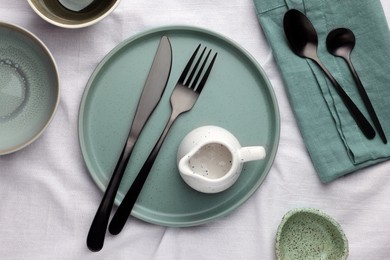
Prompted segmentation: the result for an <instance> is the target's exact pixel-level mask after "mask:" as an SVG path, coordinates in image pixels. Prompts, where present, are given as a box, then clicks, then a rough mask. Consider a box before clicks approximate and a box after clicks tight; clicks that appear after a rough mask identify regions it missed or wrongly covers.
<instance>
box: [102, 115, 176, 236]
mask: <svg viewBox="0 0 390 260" xmlns="http://www.w3.org/2000/svg"><path fill="white" fill-rule="evenodd" d="M178 115H179V114H177V113H174V112H172V114H171V116H170V118H169V120H168V122H167V124H166V125H165V128H164V131H163V132H162V134H161V136H160V137H159V139H158V141H157V143H156V144H155V145H154V147H153V150H152V151H151V152H150V154H149V156H148V158H147V159H146V161H145V163H144V165H143V166H142V168H141V170H140V171H139V173H138V175H137V177H136V178H135V180H134V182H133V184H132V185H131V187H130V189H129V190H128V191H127V193H126V196H125V197H124V198H123V200H122V203H121V204H120V205H119V207H118V209H117V211H116V212H115V214H114V217H113V218H112V220H111V222H110V225H109V227H108V230H109V232H110V233H111V234H113V235H117V234H119V233H120V232H121V231H122V229H123V227H124V226H125V224H126V221H127V219H128V218H129V216H130V213H131V211H132V209H133V207H134V204H135V202H136V201H137V198H138V196H139V194H140V193H141V190H142V187H143V186H144V184H145V181H146V179H147V178H148V176H149V173H150V170H151V169H152V167H153V164H154V161H155V160H156V158H157V155H158V152H159V151H160V148H161V146H162V144H163V142H164V140H165V137H166V136H167V134H168V132H169V129H170V128H171V126H172V124H173V122H174V121H175V119H176V118H177V116H178Z"/></svg>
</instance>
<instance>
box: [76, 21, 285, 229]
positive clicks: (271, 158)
mask: <svg viewBox="0 0 390 260" xmlns="http://www.w3.org/2000/svg"><path fill="white" fill-rule="evenodd" d="M180 30H181V31H193V32H197V33H202V34H207V35H211V36H213V37H216V38H218V39H220V40H222V41H224V42H226V43H227V44H229V45H231V46H233V47H234V48H235V49H237V50H239V51H240V52H241V53H242V54H243V55H245V57H246V58H247V59H249V61H250V62H251V64H252V65H253V66H254V67H255V68H256V71H257V72H258V73H259V74H260V75H261V77H262V79H263V80H264V82H265V83H266V85H267V89H268V92H269V93H268V94H269V96H270V97H271V100H272V102H271V103H272V105H273V106H272V109H273V111H274V113H275V115H276V117H275V118H274V121H275V131H274V136H275V140H274V142H272V145H271V147H272V150H271V151H270V152H268V151H267V157H269V159H268V164H267V165H266V167H265V168H264V172H263V173H262V174H263V175H264V176H263V177H262V178H259V179H258V181H257V182H256V184H255V185H253V187H252V188H251V189H249V190H248V191H247V192H246V194H245V196H242V197H241V198H240V199H239V200H237V202H235V203H234V204H233V205H232V206H230V207H229V208H228V209H226V210H223V211H221V212H219V213H218V214H213V215H212V216H209V217H206V218H202V219H199V220H193V221H182V222H180V223H179V222H177V221H167V220H166V219H164V220H161V219H158V218H157V219H156V218H152V217H148V216H145V215H144V214H142V213H138V212H137V211H135V210H133V211H132V212H131V215H132V216H133V217H135V218H137V219H140V220H143V221H145V222H148V223H151V224H156V225H161V226H168V227H190V226H196V225H201V224H205V223H208V222H210V221H213V220H216V219H219V218H221V217H224V216H226V215H228V214H230V213H232V212H233V211H234V210H235V209H237V208H238V207H239V206H241V205H242V204H243V203H244V202H245V201H247V200H248V199H249V198H250V197H251V196H252V195H253V194H254V192H255V191H256V190H257V189H258V188H259V187H260V186H261V183H262V182H263V181H264V180H265V178H266V177H267V175H268V173H269V172H270V170H271V168H272V165H273V163H274V161H275V157H276V154H277V151H278V147H279V141H280V120H281V119H280V110H279V106H278V101H277V97H276V94H275V91H274V89H273V87H272V84H271V82H270V80H269V78H268V76H267V75H266V73H265V71H264V69H263V68H262V67H261V66H260V64H259V63H258V62H257V60H256V59H255V58H254V57H253V56H252V55H251V54H250V53H249V52H248V51H247V50H246V49H245V48H243V47H242V46H240V45H239V44H238V43H236V42H235V41H233V40H231V39H229V38H227V37H226V36H224V35H222V34H220V33H217V32H215V31H211V30H209V29H206V28H202V27H196V26H189V25H168V26H161V27H155V28H152V29H148V30H145V31H142V32H139V33H136V34H135V35H132V36H130V37H128V38H126V39H124V40H122V41H121V42H120V43H118V44H117V45H116V46H115V47H114V48H113V49H112V50H111V51H109V52H108V53H107V54H106V55H105V56H104V57H103V59H102V60H101V61H100V62H99V63H98V65H97V66H96V68H95V69H94V71H93V73H92V74H91V76H90V78H89V79H88V82H87V84H86V87H85V89H84V92H83V94H82V99H81V102H80V107H79V120H78V132H79V133H78V134H79V145H80V148H81V152H82V156H83V161H84V164H85V165H86V167H87V171H88V173H89V175H90V176H91V177H92V179H93V180H94V182H95V184H96V185H97V186H98V187H99V189H100V190H101V191H102V192H103V193H104V191H105V189H106V186H105V185H104V184H102V183H101V182H100V180H99V179H98V178H97V176H96V174H95V175H94V174H92V173H91V170H90V169H93V168H92V163H91V162H90V161H89V160H88V158H87V154H86V153H87V148H86V147H85V138H84V135H83V127H82V125H83V119H84V116H83V113H82V112H83V110H84V108H85V103H86V99H87V96H88V92H89V90H90V89H91V88H92V83H93V81H94V78H95V77H96V75H97V74H98V73H99V71H100V70H101V68H102V67H103V66H104V65H105V63H106V62H107V61H108V60H109V59H110V58H111V57H112V56H114V55H115V54H116V52H117V51H118V50H120V49H121V48H122V47H124V46H125V45H127V44H130V43H131V42H133V41H137V40H138V39H140V38H143V37H145V36H148V35H152V34H156V33H160V32H163V31H180ZM119 203H120V201H119V200H118V199H117V198H115V204H116V205H118V204H119Z"/></svg>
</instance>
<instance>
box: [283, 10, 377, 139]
mask: <svg viewBox="0 0 390 260" xmlns="http://www.w3.org/2000/svg"><path fill="white" fill-rule="evenodd" d="M283 26H284V32H285V34H286V37H287V40H288V41H289V43H290V47H291V49H292V51H293V52H294V53H295V54H296V55H298V56H300V57H303V58H308V59H311V60H313V61H314V62H315V63H316V64H317V65H318V66H319V67H320V68H321V69H322V70H323V72H324V73H325V75H326V76H327V77H328V78H329V80H330V81H331V82H332V84H333V86H334V87H335V89H336V91H337V93H338V95H339V96H340V98H341V100H342V101H343V103H344V105H345V106H346V108H347V109H348V111H349V113H350V114H351V116H352V117H353V119H354V120H355V122H356V124H357V125H358V127H359V128H360V130H361V131H362V132H363V134H364V135H365V136H366V137H367V138H368V139H373V138H374V137H375V131H374V128H372V126H371V125H370V123H369V122H368V121H367V119H366V118H365V117H364V115H363V114H362V113H361V112H360V110H359V108H358V107H357V106H356V105H355V103H353V101H352V100H351V98H350V97H349V96H348V95H347V93H345V91H344V90H343V88H342V87H341V86H340V85H339V83H338V82H337V81H336V79H335V78H333V76H332V75H331V74H330V72H329V71H328V70H327V69H326V67H325V66H324V65H323V64H322V63H321V61H320V59H319V58H318V56H317V46H318V38H317V33H316V31H315V29H314V27H313V25H312V23H311V22H310V21H309V19H308V18H307V17H306V16H305V15H304V14H303V13H301V12H300V11H298V10H295V9H291V10H289V11H287V12H286V14H285V15H284V19H283Z"/></svg>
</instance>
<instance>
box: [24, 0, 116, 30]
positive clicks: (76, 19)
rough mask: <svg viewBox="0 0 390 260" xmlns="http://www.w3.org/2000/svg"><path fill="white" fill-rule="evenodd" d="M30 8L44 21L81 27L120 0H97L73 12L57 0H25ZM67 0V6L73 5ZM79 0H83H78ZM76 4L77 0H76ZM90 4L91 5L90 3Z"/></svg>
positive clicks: (72, 1) (107, 11) (64, 25)
mask: <svg viewBox="0 0 390 260" xmlns="http://www.w3.org/2000/svg"><path fill="white" fill-rule="evenodd" d="M27 1H28V3H29V4H30V6H31V8H32V9H33V10H34V11H35V12H36V13H37V14H38V15H39V16H40V17H41V18H42V19H44V20H45V21H47V22H49V23H51V24H54V25H56V26H59V27H63V28H71V29H76V28H82V27H86V26H90V25H92V24H95V23H97V22H99V21H101V20H102V19H104V18H105V17H106V16H108V15H109V14H110V13H111V12H112V11H114V9H115V8H116V7H117V6H118V4H119V2H120V0H97V1H100V2H99V4H97V5H93V6H94V8H91V9H90V10H88V11H82V12H74V11H71V10H69V9H67V8H65V7H64V5H62V4H60V2H59V1H58V0H27ZM61 1H62V2H64V4H65V2H66V1H67V2H68V4H66V5H67V6H71V5H75V0H61ZM79 2H83V1H82V0H79ZM76 4H77V1H76ZM91 6H92V5H91Z"/></svg>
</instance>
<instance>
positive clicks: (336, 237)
mask: <svg viewBox="0 0 390 260" xmlns="http://www.w3.org/2000/svg"><path fill="white" fill-rule="evenodd" d="M276 256H277V259H280V260H293V259H297V260H306V259H307V260H316V259H318V260H342V259H347V256H348V240H347V238H346V236H345V234H344V232H343V230H342V228H341V226H340V225H339V224H338V223H337V222H336V221H335V220H334V219H333V218H331V217H330V216H328V215H326V214H325V213H323V212H321V211H320V210H317V209H312V208H298V209H293V210H291V211H289V212H287V214H286V215H284V217H283V219H282V222H281V223H280V225H279V228H278V232H277V236H276Z"/></svg>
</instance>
